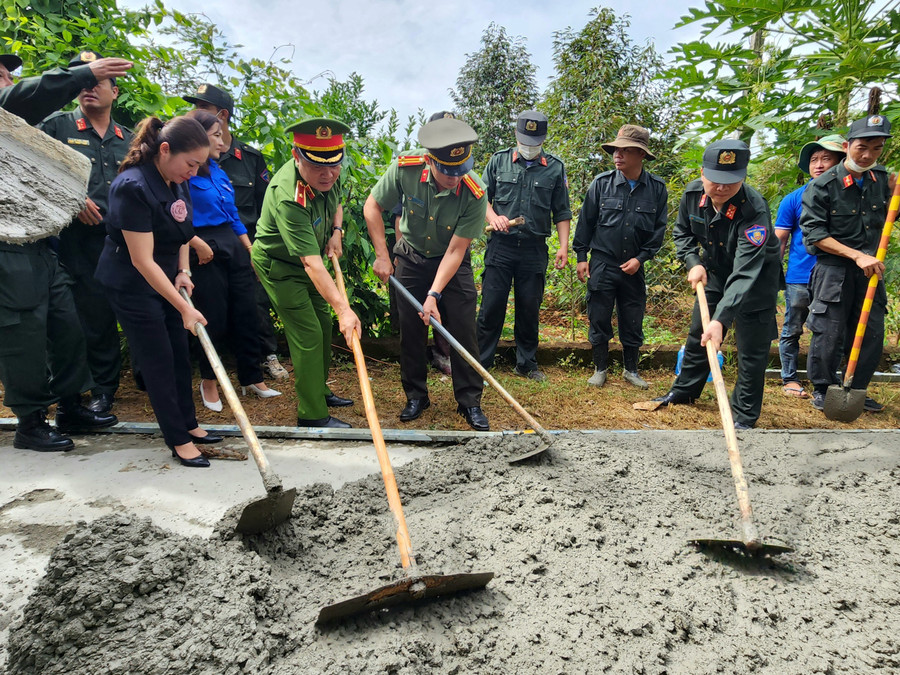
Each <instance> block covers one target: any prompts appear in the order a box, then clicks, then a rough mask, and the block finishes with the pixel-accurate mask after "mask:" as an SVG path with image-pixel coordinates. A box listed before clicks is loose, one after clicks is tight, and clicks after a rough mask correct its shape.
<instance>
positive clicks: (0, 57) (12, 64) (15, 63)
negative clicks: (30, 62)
mask: <svg viewBox="0 0 900 675" xmlns="http://www.w3.org/2000/svg"><path fill="white" fill-rule="evenodd" d="M0 63H2V64H3V65H4V66H6V69H7V70H8V71H9V72H12V71H14V70H15V69H16V68H18V67H19V66H21V65H22V59H20V58H19V57H18V56H16V55H15V54H0Z"/></svg>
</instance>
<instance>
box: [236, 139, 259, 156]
mask: <svg viewBox="0 0 900 675" xmlns="http://www.w3.org/2000/svg"><path fill="white" fill-rule="evenodd" d="M237 146H238V147H239V148H241V149H242V150H243V151H244V152H249V153H251V154H253V155H260V156H262V153H261V152H260V151H259V150H257V149H256V148H254V147H253V146H252V145H248V144H247V143H244V141H238V142H237Z"/></svg>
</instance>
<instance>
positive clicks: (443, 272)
mask: <svg viewBox="0 0 900 675" xmlns="http://www.w3.org/2000/svg"><path fill="white" fill-rule="evenodd" d="M418 138H419V143H420V145H421V146H422V147H423V148H424V149H423V150H420V151H417V152H416V153H415V154H413V155H406V156H401V157H398V158H397V161H395V162H394V163H392V164H391V166H390V167H389V168H388V170H387V171H386V172H385V174H384V175H383V176H382V177H381V178H380V179H379V181H378V183H376V185H375V187H374V188H372V193H371V194H370V195H369V198H368V199H367V200H366V203H365V206H364V207H363V215H364V216H365V219H366V226H367V227H368V230H369V236H370V238H371V240H372V246H373V247H374V248H375V264H374V266H373V269H374V272H375V274H377V275H378V278H379V279H381V280H382V281H384V282H387V281H388V278H389V277H390V276H391V274H395V275H396V277H397V280H398V281H399V282H400V283H401V284H403V286H405V287H406V288H407V289H408V290H409V292H410V293H412V295H413V296H414V297H415V298H416V299H417V300H419V301H420V302H421V303H422V305H423V310H424V313H423V314H421V315H420V314H418V313H417V312H416V311H415V309H413V308H412V307H410V306H409V303H407V302H401V303H400V306H399V308H398V309H399V314H400V347H401V352H402V353H401V356H400V379H401V382H402V385H403V390H404V392H405V393H406V399H407V401H406V407H404V408H403V411H402V412H401V413H400V420H401V421H403V422H407V421H410V420H414V419H416V418H417V417H419V416H420V415H421V414H422V412H423V411H424V410H425V409H426V408H428V407H429V406H430V405H431V401H430V400H429V398H428V381H427V373H428V366H427V358H426V349H425V346H426V345H425V342H426V338H427V334H428V333H427V331H428V325H429V323H430V318H431V317H432V316H434V317H435V319H437V320H438V321H440V322H441V323H442V324H443V325H444V326H445V327H446V328H447V330H448V331H449V332H450V334H451V335H453V336H454V337H455V338H456V339H457V340H458V341H459V342H460V343H461V344H462V346H463V347H464V348H465V349H466V350H468V351H469V352H470V353H472V354H475V353H477V352H476V350H477V349H478V338H477V334H476V324H475V305H476V299H477V298H476V291H475V279H474V277H473V276H472V264H471V260H470V257H469V243H470V242H471V241H472V240H473V239H475V238H477V237H478V236H479V235H480V234H481V231H482V227H483V226H484V218H485V214H486V212H487V195H486V193H485V186H484V183H482V182H481V179H480V178H478V175H477V174H476V173H474V172H473V171H472V165H473V164H474V159H473V158H472V144H473V143H474V142H475V141H476V140H478V135H477V134H476V133H475V131H474V130H473V129H472V127H470V126H469V125H468V124H466V123H465V122H463V121H461V120H458V119H450V118H442V119H438V120H434V121H432V122H428V123H427V124H425V125H424V126H423V127H422V128H421V129H419V134H418ZM401 198H402V199H403V213H402V215H401V217H400V234H401V238H400V240H399V241H398V242H397V243H396V244H395V245H394V249H393V263H392V255H391V253H390V252H389V251H388V248H387V243H386V241H385V234H384V221H383V220H382V218H381V212H382V211H385V210H387V209H389V208H391V206H393V205H394V204H396V203H397V202H398V201H399V200H400V199H401ZM395 266H396V269H395ZM439 310H440V311H439ZM450 358H451V369H452V377H453V393H454V396H455V397H456V402H457V404H458V407H457V412H458V413H459V414H460V415H462V416H463V417H464V418H465V420H466V422H468V424H469V426H471V427H472V428H473V429H475V430H477V431H487V430H488V429H489V428H490V426H489V424H488V420H487V417H486V416H485V415H484V412H483V411H482V410H481V394H482V390H483V387H484V383H483V381H482V379H481V376H480V375H478V373H477V372H476V371H475V369H474V368H472V367H471V366H470V365H469V364H468V363H466V362H465V361H464V360H463V359H462V357H460V356H459V355H458V354H456V353H455V352H454V353H453V354H452V355H451V357H450Z"/></svg>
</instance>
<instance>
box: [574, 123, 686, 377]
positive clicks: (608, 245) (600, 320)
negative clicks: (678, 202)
mask: <svg viewBox="0 0 900 675" xmlns="http://www.w3.org/2000/svg"><path fill="white" fill-rule="evenodd" d="M649 142H650V132H649V131H648V130H647V129H645V128H644V127H640V126H637V125H635V124H626V125H624V126H623V127H621V128H620V129H619V133H618V134H616V139H615V140H614V141H612V142H611V143H605V144H604V145H603V146H602V147H603V149H604V150H605V151H606V152H608V153H609V154H611V155H612V156H613V163H614V164H615V167H616V168H615V169H614V170H612V171H604V172H603V173H601V174H600V175H599V176H597V177H596V178H595V179H594V181H593V182H592V183H591V186H590V187H589V188H588V191H587V195H586V196H585V198H584V204H582V206H581V216H580V217H579V218H578V227H576V228H575V243H574V248H575V254H576V256H577V258H578V268H577V269H578V279H579V281H581V282H587V310H588V319H589V320H590V329H589V331H588V339H589V340H590V342H591V345H592V346H593V359H594V374H593V375H591V377H590V379H588V384H590V385H592V386H594V387H602V386H603V385H604V384H606V373H607V365H608V363H609V341H610V340H611V339H612V336H613V332H612V314H613V308H614V307H615V308H616V313H617V317H618V323H619V340H621V342H622V352H623V357H624V362H625V364H624V366H625V368H624V378H625V381H626V382H628V383H629V384H631V385H633V386H635V387H639V388H641V389H647V387H648V386H649V385H648V384H647V383H646V382H645V381H644V379H643V378H642V377H641V376H640V375H639V374H638V361H639V359H640V349H641V345H642V344H644V331H643V322H644V311H645V310H646V308H647V286H646V284H645V283H644V263H646V262H647V261H648V260H650V259H652V258H653V257H654V256H655V255H656V253H657V252H658V251H659V247H660V246H662V242H663V238H664V237H665V234H666V217H667V215H668V211H667V209H666V202H667V201H668V199H669V191H668V190H667V189H666V182H665V181H664V180H663V179H662V178H660V177H659V176H656V175H654V174H652V173H650V172H649V171H646V170H645V169H644V160H645V159H656V157H654V155H653V153H651V152H650V147H649V145H648V143H649ZM588 252H590V254H591V260H590V263H588V259H587V256H588Z"/></svg>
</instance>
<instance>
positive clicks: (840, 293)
mask: <svg viewBox="0 0 900 675" xmlns="http://www.w3.org/2000/svg"><path fill="white" fill-rule="evenodd" d="M868 284H869V280H868V279H866V276H865V275H864V274H863V273H862V270H861V269H859V268H858V267H857V266H856V265H855V264H854V263H853V262H852V261H849V260H848V261H847V264H844V265H828V264H821V263H817V264H816V266H815V267H813V271H812V275H811V276H810V279H809V295H810V301H809V318H807V320H806V325H807V327H808V328H809V331H810V333H812V337H811V339H810V342H809V355H808V357H807V360H806V370H807V374H808V375H809V380H810V382H812V384H813V388H814V389H815V390H816V391H822V392H824V391H826V390H827V389H828V386H829V385H831V384H840V382H841V379H840V378H839V377H838V374H837V373H838V368H840V365H841V360H842V358H843V357H845V356H849V354H850V349H851V347H852V346H853V338H854V336H855V335H856V326H857V324H858V322H859V314H860V312H861V311H862V305H863V300H864V299H865V297H866V290H867V288H868ZM886 309H887V293H886V292H885V288H884V282H883V281H879V282H878V286H877V288H876V289H875V299H874V301H873V302H872V308H871V310H870V312H869V320H868V322H867V323H866V334H865V335H864V336H863V341H862V347H861V348H860V352H859V362H858V363H857V365H856V372H855V373H854V374H853V385H852V386H853V388H854V389H866V388H867V387H868V386H869V382H871V381H872V375H873V374H874V373H875V371H876V370H877V369H878V362H879V361H880V360H881V354H882V351H883V350H884V315H885V312H886Z"/></svg>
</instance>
